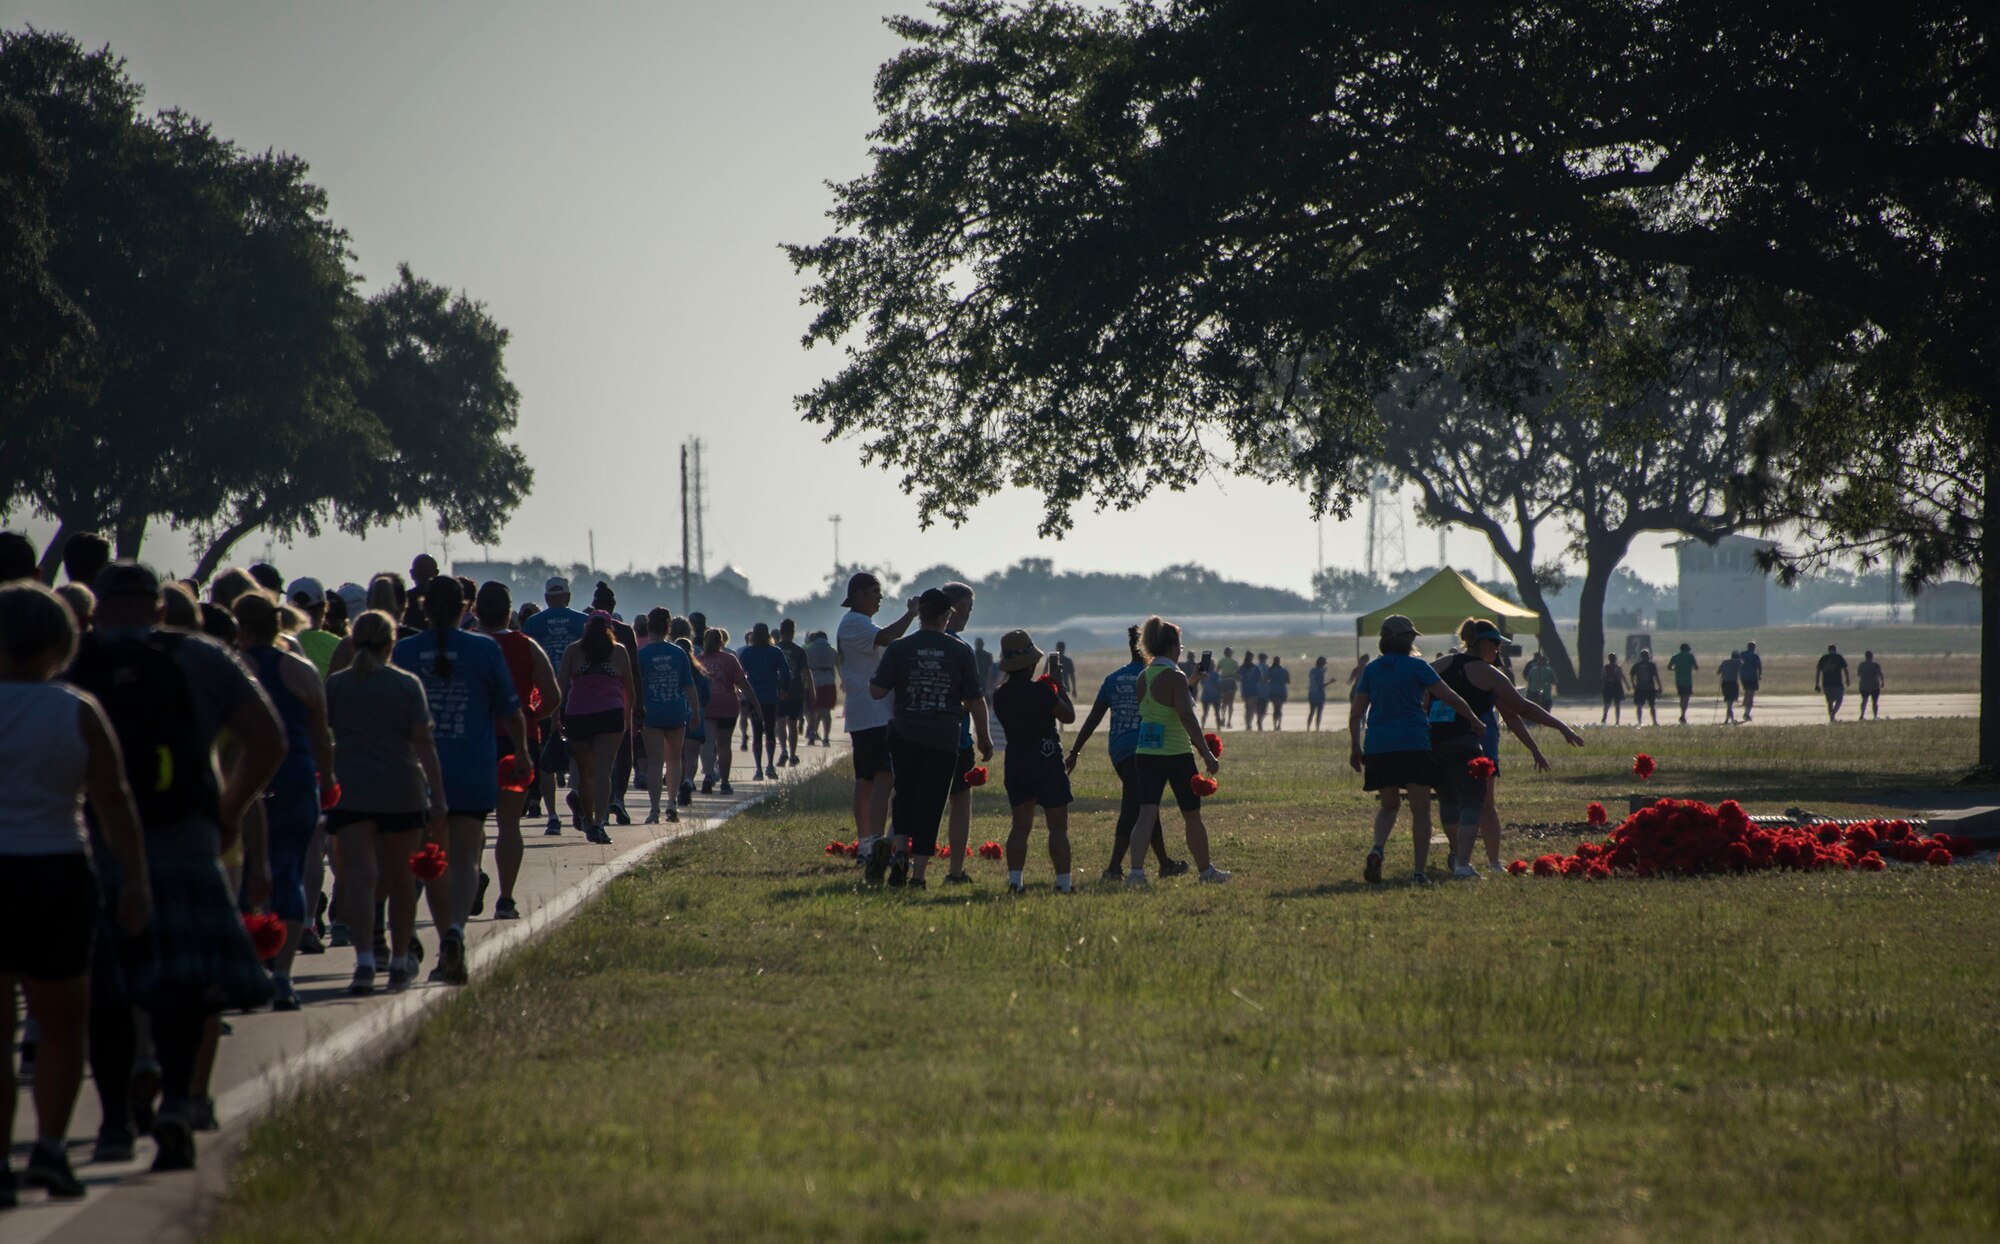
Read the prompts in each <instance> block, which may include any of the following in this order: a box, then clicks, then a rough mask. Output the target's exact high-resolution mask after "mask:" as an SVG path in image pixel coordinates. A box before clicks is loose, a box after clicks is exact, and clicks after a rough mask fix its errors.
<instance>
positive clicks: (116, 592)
mask: <svg viewBox="0 0 2000 1244" xmlns="http://www.w3.org/2000/svg"><path fill="white" fill-rule="evenodd" d="M90 590H91V593H92V594H93V595H95V596H96V597H97V599H99V600H110V599H111V598H112V597H115V596H158V595H159V594H160V576H159V575H156V574H154V573H153V568H152V567H151V566H148V565H146V564H145V563H144V562H132V561H118V562H112V563H111V564H110V565H108V566H106V567H105V568H104V569H102V570H100V571H98V572H97V578H95V579H93V580H91V584H90Z"/></svg>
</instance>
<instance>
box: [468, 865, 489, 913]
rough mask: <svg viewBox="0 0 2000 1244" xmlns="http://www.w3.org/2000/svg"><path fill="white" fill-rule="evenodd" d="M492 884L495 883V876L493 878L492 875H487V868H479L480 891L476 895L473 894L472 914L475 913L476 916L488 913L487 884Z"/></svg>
mask: <svg viewBox="0 0 2000 1244" xmlns="http://www.w3.org/2000/svg"><path fill="white" fill-rule="evenodd" d="M492 884H493V878H491V877H489V876H487V875H486V870H485V869H483V868H482V869H480V870H479V892H478V893H477V894H474V895H473V896H472V914H473V915H475V916H483V915H485V914H486V887H487V886H490V885H492Z"/></svg>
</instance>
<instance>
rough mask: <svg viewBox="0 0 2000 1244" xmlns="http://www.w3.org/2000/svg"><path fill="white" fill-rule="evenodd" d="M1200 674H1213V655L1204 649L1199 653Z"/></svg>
mask: <svg viewBox="0 0 2000 1244" xmlns="http://www.w3.org/2000/svg"><path fill="white" fill-rule="evenodd" d="M1201 672H1202V673H1204V674H1213V673H1214V672H1215V654H1214V653H1213V652H1210V651H1208V650H1207V649H1206V648H1204V649H1202V653H1201Z"/></svg>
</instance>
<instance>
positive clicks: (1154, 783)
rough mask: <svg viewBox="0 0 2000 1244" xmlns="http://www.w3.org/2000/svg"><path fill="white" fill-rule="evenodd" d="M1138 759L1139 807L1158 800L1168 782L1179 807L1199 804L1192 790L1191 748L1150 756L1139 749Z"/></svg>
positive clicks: (1186, 809)
mask: <svg viewBox="0 0 2000 1244" xmlns="http://www.w3.org/2000/svg"><path fill="white" fill-rule="evenodd" d="M1138 761H1139V804H1140V806H1141V807H1145V806H1148V805H1151V804H1156V803H1158V802H1160V796H1162V795H1163V794H1165V793H1166V790H1167V788H1168V787H1170V786H1171V787H1173V791H1174V804H1175V806H1176V807H1178V808H1179V809H1180V810H1181V811H1183V812H1193V811H1195V810H1196V809H1198V808H1200V807H1201V796H1200V795H1197V794H1195V793H1194V773H1195V768H1194V753H1193V752H1182V753H1181V754H1180V755H1178V756H1154V755H1149V754H1147V753H1145V752H1140V753H1139V756H1138Z"/></svg>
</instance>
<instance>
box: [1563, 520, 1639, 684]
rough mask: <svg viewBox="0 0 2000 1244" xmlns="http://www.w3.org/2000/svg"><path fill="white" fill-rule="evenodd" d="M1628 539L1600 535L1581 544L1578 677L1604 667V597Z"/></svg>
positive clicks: (1577, 603) (1577, 638) (1578, 604)
mask: <svg viewBox="0 0 2000 1244" xmlns="http://www.w3.org/2000/svg"><path fill="white" fill-rule="evenodd" d="M1629 543H1630V541H1628V540H1619V539H1616V538H1613V537H1606V536H1601V535H1600V536H1599V537H1597V538H1596V539H1594V540H1592V541H1590V542H1589V544H1587V545H1586V546H1585V548H1584V554H1583V556H1584V562H1583V587H1582V589H1581V591H1579V593H1578V598H1577V602H1576V609H1577V613H1576V666H1577V671H1578V678H1579V681H1580V682H1581V681H1584V680H1587V679H1588V678H1590V677H1593V676H1595V675H1596V674H1597V672H1598V671H1599V670H1601V669H1602V668H1603V667H1604V598H1605V596H1606V595H1608V594H1609V593H1610V590H1611V572H1612V571H1614V570H1616V569H1618V563H1619V562H1621V561H1623V560H1625V549H1626V546H1627V545H1628V544H1629Z"/></svg>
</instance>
